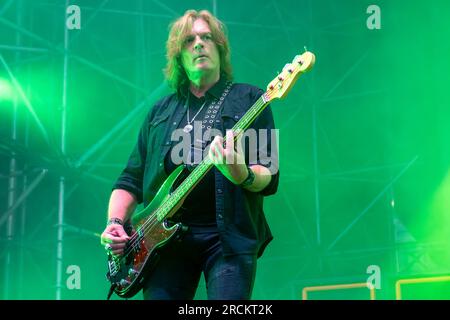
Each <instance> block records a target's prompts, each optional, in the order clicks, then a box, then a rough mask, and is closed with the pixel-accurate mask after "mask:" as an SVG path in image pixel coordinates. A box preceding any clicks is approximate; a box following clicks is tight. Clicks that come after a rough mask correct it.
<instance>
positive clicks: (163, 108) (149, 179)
mask: <svg viewBox="0 0 450 320" xmlns="http://www.w3.org/2000/svg"><path fill="white" fill-rule="evenodd" d="M225 85H226V82H225V80H223V79H221V80H220V81H219V82H218V83H216V84H215V85H214V86H213V87H212V88H211V89H209V90H208V92H207V95H211V96H213V97H214V98H216V99H219V98H220V96H221V94H222V92H223V89H224V88H225ZM262 94H263V91H262V90H261V89H259V88H257V87H255V86H252V85H248V84H233V86H232V88H231V90H230V92H229V94H228V96H227V97H226V99H225V100H224V102H223V104H222V108H221V110H220V116H218V117H217V118H216V119H215V121H214V124H216V125H217V126H218V128H219V129H220V131H221V132H222V135H225V132H226V129H231V128H233V126H234V125H235V124H236V122H237V121H238V120H239V119H240V118H241V117H242V116H243V115H244V114H245V113H246V112H247V110H248V109H249V108H250V107H251V106H252V105H253V104H254V103H255V102H256V101H257V100H258V99H259V98H260V96H261V95H262ZM184 106H185V98H184V97H182V96H180V95H178V94H176V93H174V94H172V95H169V96H167V97H165V98H163V99H161V100H160V101H158V102H157V103H156V104H155V106H154V107H153V108H152V109H151V110H150V112H149V113H148V115H147V117H146V119H145V120H144V123H143V125H142V127H141V130H140V132H139V136H138V141H137V144H136V146H135V148H134V150H133V151H132V153H131V155H130V157H129V160H128V163H127V166H126V167H125V169H124V170H123V171H122V173H121V174H120V176H119V177H118V179H117V181H116V183H115V185H114V187H113V189H124V190H127V191H129V192H131V193H133V194H134V195H135V196H136V198H137V200H138V202H139V203H141V202H143V203H144V206H147V205H148V204H149V203H150V201H151V200H152V199H153V198H154V197H155V195H156V194H157V192H158V190H159V188H160V186H161V185H162V183H163V182H164V181H165V179H166V178H167V172H166V170H165V166H164V162H165V157H166V155H167V153H168V152H169V150H170V148H171V147H172V146H173V144H174V142H173V141H171V134H172V132H173V131H174V130H175V129H176V128H178V127H179V126H180V122H181V120H182V118H183V117H184V116H185V113H186V110H185V107H184ZM250 128H253V129H256V130H258V129H267V130H268V131H267V133H268V139H267V143H266V145H265V146H264V148H266V149H267V155H271V156H273V155H274V154H276V155H277V154H278V150H277V145H276V143H272V142H271V141H272V139H271V136H272V134H271V129H274V121H273V116H272V111H271V109H270V106H267V107H266V108H265V109H264V110H263V111H262V112H261V113H260V114H259V115H258V117H257V118H256V119H255V121H254V122H253V123H252V125H251V126H250ZM275 141H276V140H275ZM261 147H262V146H260V145H258V149H259V148H261ZM270 158H272V157H270ZM246 159H249V157H248V150H246ZM268 160H270V159H269V158H268V157H264V153H262V154H259V153H258V156H257V158H256V162H255V163H256V164H259V165H263V166H266V167H269V170H271V173H272V179H271V181H270V183H269V185H267V186H266V188H264V189H263V190H261V191H260V192H250V191H247V190H245V189H243V188H241V187H240V186H236V185H234V184H233V183H231V182H230V181H229V180H228V179H227V178H226V177H224V176H223V175H222V174H221V173H220V172H219V171H218V170H214V171H213V173H214V190H213V192H214V194H215V219H216V223H217V229H218V231H219V236H220V239H221V243H222V248H223V252H224V255H233V254H257V255H258V257H259V256H261V255H262V253H263V251H264V248H265V247H266V245H267V244H268V243H269V242H270V241H271V240H272V233H271V231H270V228H269V226H268V224H267V221H266V218H265V215H264V210H263V200H264V196H267V195H271V194H274V193H275V192H276V191H277V188H278V178H279V170H278V165H275V166H268V163H269V161H268ZM247 164H254V163H249V162H247Z"/></svg>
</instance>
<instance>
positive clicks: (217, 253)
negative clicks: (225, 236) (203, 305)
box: [143, 228, 256, 300]
mask: <svg viewBox="0 0 450 320" xmlns="http://www.w3.org/2000/svg"><path fill="white" fill-rule="evenodd" d="M202 272H203V274H204V276H205V282H206V289H207V294H208V299H210V300H247V299H250V298H251V294H252V290H253V284H254V281H255V274H256V255H247V254H244V255H233V256H227V257H224V256H223V254H222V246H221V243H220V239H219V233H218V232H217V230H208V229H206V230H204V229H200V230H199V229H196V228H194V229H193V228H190V230H189V231H188V232H187V233H186V235H185V236H184V238H183V240H182V241H181V242H174V243H171V244H170V245H169V246H168V248H166V249H165V250H164V251H163V252H162V254H161V259H160V260H159V262H158V264H157V267H156V269H155V271H153V272H152V273H151V275H150V277H149V279H148V281H147V282H146V283H145V285H144V290H143V293H144V299H146V300H192V299H193V298H194V296H195V292H196V290H197V287H198V283H199V281H200V276H201V274H202Z"/></svg>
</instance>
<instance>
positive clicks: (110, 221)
mask: <svg viewBox="0 0 450 320" xmlns="http://www.w3.org/2000/svg"><path fill="white" fill-rule="evenodd" d="M111 224H120V225H121V226H123V221H122V220H121V219H119V218H111V219H109V220H108V223H107V224H106V225H107V226H109V225H111Z"/></svg>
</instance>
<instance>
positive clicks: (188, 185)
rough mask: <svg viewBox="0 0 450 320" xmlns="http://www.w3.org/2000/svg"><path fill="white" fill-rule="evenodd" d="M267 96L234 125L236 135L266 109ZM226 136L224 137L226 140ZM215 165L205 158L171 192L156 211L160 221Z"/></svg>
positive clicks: (260, 98)
mask: <svg viewBox="0 0 450 320" xmlns="http://www.w3.org/2000/svg"><path fill="white" fill-rule="evenodd" d="M268 101H269V99H268V98H267V92H266V93H264V94H263V95H261V97H259V99H258V100H257V101H256V102H255V103H254V104H253V106H252V107H251V108H250V109H249V110H248V111H247V112H246V113H245V114H244V116H243V117H242V118H241V119H240V120H239V121H238V122H237V123H236V124H235V125H234V126H233V128H232V131H233V133H234V137H235V138H236V137H238V136H239V135H240V134H242V133H243V132H244V131H245V130H246V129H247V128H248V127H249V126H250V125H251V124H252V122H253V121H254V120H255V119H256V117H257V116H258V115H259V114H260V113H261V112H262V111H263V110H264V108H265V107H266V106H267V105H268V104H269V102H268ZM225 140H226V137H224V141H225ZM213 166H214V164H213V163H212V162H211V160H210V159H209V157H206V158H205V159H203V160H202V161H201V162H200V163H199V164H198V166H197V167H195V169H194V170H192V172H191V173H190V174H189V175H188V176H187V177H186V179H185V180H184V181H183V182H182V183H181V184H180V185H179V186H178V188H177V189H176V190H175V191H174V192H173V193H172V194H171V196H170V197H168V199H167V200H166V201H165V202H164V204H162V205H161V206H160V208H159V209H158V212H157V213H156V215H157V219H158V221H160V222H161V221H163V220H164V219H165V218H166V217H167V215H168V214H169V213H170V212H171V210H172V209H173V208H174V207H175V206H176V205H177V204H178V203H179V202H180V200H181V199H183V198H184V197H185V196H186V195H187V194H189V192H191V191H192V189H193V188H194V187H195V186H196V185H197V183H198V182H200V180H201V179H202V178H203V177H204V176H205V175H206V173H208V171H209V170H210V169H211V168H212V167H213Z"/></svg>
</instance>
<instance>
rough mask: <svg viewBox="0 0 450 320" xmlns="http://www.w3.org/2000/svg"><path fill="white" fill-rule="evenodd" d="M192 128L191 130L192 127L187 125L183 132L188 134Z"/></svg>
mask: <svg viewBox="0 0 450 320" xmlns="http://www.w3.org/2000/svg"><path fill="white" fill-rule="evenodd" d="M192 128H193V127H192V125H191V124H189V123H188V124H187V125H185V126H184V128H183V131H184V132H186V133H189V132H191V131H192Z"/></svg>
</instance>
